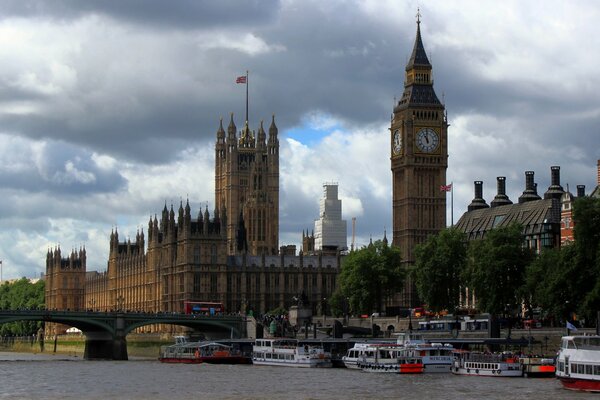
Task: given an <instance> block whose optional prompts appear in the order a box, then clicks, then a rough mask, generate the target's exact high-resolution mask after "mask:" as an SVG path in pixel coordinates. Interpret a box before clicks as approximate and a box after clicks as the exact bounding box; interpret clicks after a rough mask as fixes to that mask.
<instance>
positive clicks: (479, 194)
mask: <svg viewBox="0 0 600 400" xmlns="http://www.w3.org/2000/svg"><path fill="white" fill-rule="evenodd" d="M474 184H475V198H474V199H473V201H471V204H469V206H468V207H467V211H473V210H478V209H480V208H488V207H489V206H488V205H487V203H486V202H485V200H484V199H483V182H482V181H475V182H474Z"/></svg>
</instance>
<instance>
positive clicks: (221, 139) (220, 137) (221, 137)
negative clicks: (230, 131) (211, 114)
mask: <svg viewBox="0 0 600 400" xmlns="http://www.w3.org/2000/svg"><path fill="white" fill-rule="evenodd" d="M219 143H225V129H223V117H221V118H219V129H217V144H219Z"/></svg>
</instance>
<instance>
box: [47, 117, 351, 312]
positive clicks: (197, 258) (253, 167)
mask: <svg viewBox="0 0 600 400" xmlns="http://www.w3.org/2000/svg"><path fill="white" fill-rule="evenodd" d="M215 205H216V207H215V209H214V211H213V212H212V214H211V213H209V211H208V208H206V209H204V210H199V211H196V212H192V210H191V207H190V204H189V201H187V200H186V202H185V205H184V204H183V202H181V203H180V204H179V207H178V208H177V209H174V208H173V205H171V206H170V208H167V205H166V204H165V206H164V208H163V209H162V213H161V214H160V218H159V217H157V216H156V215H155V216H154V217H151V218H150V220H149V221H148V228H147V231H146V232H147V234H146V235H145V234H144V232H143V230H142V231H141V232H137V234H136V236H135V241H131V240H127V241H121V240H120V238H119V232H118V231H117V230H116V229H115V230H114V231H113V232H111V235H110V240H109V252H108V266H107V269H106V271H105V272H97V271H87V268H86V267H87V266H86V251H85V249H83V248H82V249H80V250H78V251H72V252H71V253H70V254H65V255H63V254H62V253H61V249H60V248H55V249H52V250H49V251H48V253H47V257H46V295H45V296H46V306H47V307H48V308H50V309H69V310H84V309H93V310H100V311H107V310H136V311H146V312H159V311H161V312H183V311H184V302H185V301H206V302H220V303H223V305H224V307H225V310H226V312H237V311H241V312H244V311H249V310H253V311H254V312H259V313H262V312H266V311H269V310H272V309H275V308H278V307H285V308H289V306H291V305H292V304H293V302H294V297H296V296H298V295H300V294H304V296H303V297H304V298H305V299H307V300H308V303H309V306H310V307H312V308H313V312H317V311H318V309H319V308H320V307H321V305H322V301H323V300H324V299H326V298H328V297H330V296H331V294H332V293H333V291H334V290H335V287H336V277H337V275H338V271H339V266H340V258H341V255H340V251H333V252H332V251H325V252H323V251H305V252H303V251H300V253H299V255H296V254H295V253H296V249H295V246H284V247H282V248H281V249H279V248H278V243H279V220H278V218H279V216H278V210H279V139H278V129H277V126H276V125H275V117H273V119H272V121H271V124H270V126H269V128H268V138H267V133H266V132H265V129H264V127H263V124H262V122H261V124H260V126H259V128H258V132H256V131H251V130H250V128H249V127H248V123H247V122H246V123H245V125H244V127H243V128H242V129H241V130H240V131H239V132H238V131H237V127H236V125H235V123H234V119H233V114H232V115H231V119H230V121H229V126H228V127H227V132H225V129H224V128H223V121H222V120H221V122H220V126H219V128H218V130H217V133H216V144H215ZM305 250H312V249H305Z"/></svg>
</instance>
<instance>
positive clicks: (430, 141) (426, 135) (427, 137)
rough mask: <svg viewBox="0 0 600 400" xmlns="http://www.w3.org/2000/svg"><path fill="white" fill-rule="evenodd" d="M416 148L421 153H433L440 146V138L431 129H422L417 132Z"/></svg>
mask: <svg viewBox="0 0 600 400" xmlns="http://www.w3.org/2000/svg"><path fill="white" fill-rule="evenodd" d="M416 140H417V148H418V149H419V150H420V151H422V152H423V153H433V152H434V151H436V150H437V148H438V145H439V144H440V137H439V135H438V134H437V132H436V131H434V130H433V129H431V128H422V129H420V130H419V131H418V132H417V139H416Z"/></svg>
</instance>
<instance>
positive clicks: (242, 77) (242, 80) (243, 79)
mask: <svg viewBox="0 0 600 400" xmlns="http://www.w3.org/2000/svg"><path fill="white" fill-rule="evenodd" d="M235 83H246V77H245V76H238V77H237V79H236V80H235Z"/></svg>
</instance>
